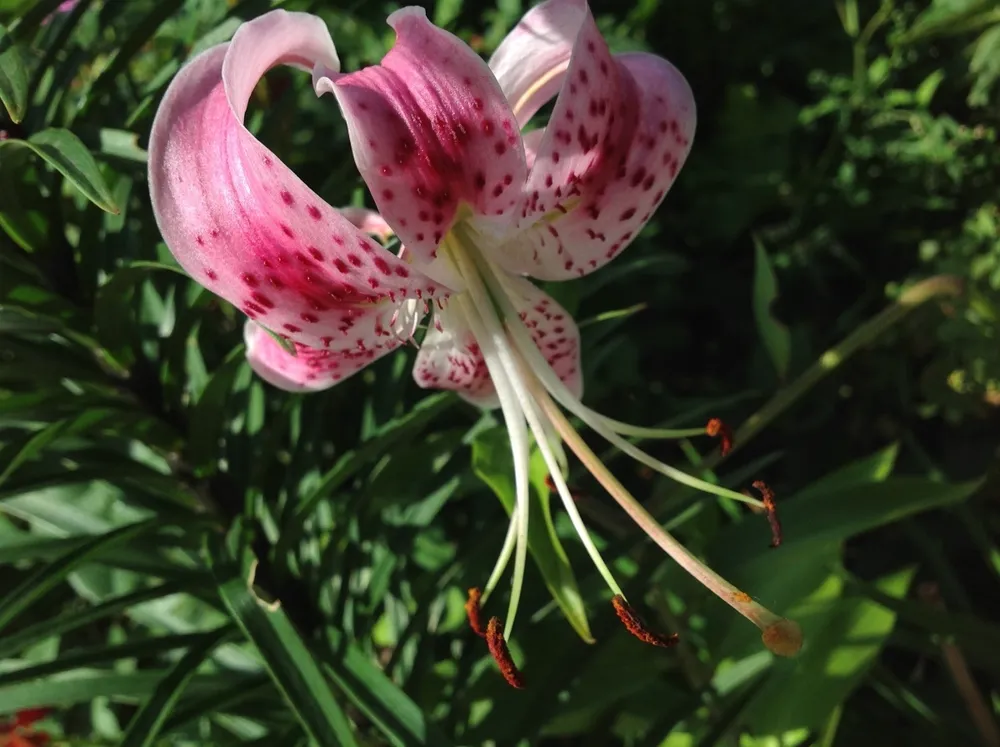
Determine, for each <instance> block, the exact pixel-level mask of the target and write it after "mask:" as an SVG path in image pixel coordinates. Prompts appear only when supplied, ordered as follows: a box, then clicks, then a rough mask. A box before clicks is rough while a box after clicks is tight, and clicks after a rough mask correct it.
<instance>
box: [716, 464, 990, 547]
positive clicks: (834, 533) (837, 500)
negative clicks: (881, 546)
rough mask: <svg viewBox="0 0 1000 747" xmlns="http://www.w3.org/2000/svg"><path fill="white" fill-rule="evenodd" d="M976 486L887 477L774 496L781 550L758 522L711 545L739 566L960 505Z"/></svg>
mask: <svg viewBox="0 0 1000 747" xmlns="http://www.w3.org/2000/svg"><path fill="white" fill-rule="evenodd" d="M981 484H982V482H981V481H978V480H977V481H974V482H963V483H956V484H950V483H944V482H936V481H934V480H928V479H926V478H922V477H892V478H889V479H887V480H884V481H883V482H874V483H868V484H860V485H854V486H852V487H847V488H839V487H831V488H830V489H829V490H823V491H820V490H816V491H810V492H808V493H803V495H802V497H801V498H799V497H797V496H791V497H789V498H788V499H786V500H783V499H782V497H781V496H780V495H779V496H778V514H779V516H780V518H781V524H782V528H783V534H784V542H783V544H782V546H781V547H780V548H779V549H778V550H775V551H770V550H769V549H768V543H767V538H766V534H767V527H766V524H765V522H764V520H763V519H758V520H757V521H756V523H757V524H758V525H759V527H754V522H753V521H746V522H742V523H741V524H739V525H738V526H735V527H730V528H727V529H725V530H723V531H722V532H720V533H719V535H718V536H717V537H716V539H715V540H714V541H713V546H714V547H718V548H720V550H721V549H723V548H724V550H725V551H724V559H725V563H726V564H727V565H729V564H731V563H732V564H738V563H740V562H742V561H744V560H746V559H748V558H750V557H753V556H756V555H760V554H762V553H767V554H772V555H775V556H780V555H781V554H782V552H783V551H784V550H785V548H786V547H789V546H793V545H796V544H799V543H828V542H843V541H844V540H846V539H847V538H849V537H853V536H854V535H856V534H860V533H861V532H867V531H869V530H871V529H875V528H876V527H879V526H883V525H885V524H889V523H892V522H894V521H899V520H900V519H903V518H905V517H907V516H912V515H913V514H916V513H920V512H921V511H927V510H929V509H932V508H941V507H943V506H948V505H953V504H955V503H959V502H961V501H964V500H965V499H966V498H968V497H969V496H970V495H972V494H973V493H974V492H976V490H978V489H979V487H980V485H981Z"/></svg>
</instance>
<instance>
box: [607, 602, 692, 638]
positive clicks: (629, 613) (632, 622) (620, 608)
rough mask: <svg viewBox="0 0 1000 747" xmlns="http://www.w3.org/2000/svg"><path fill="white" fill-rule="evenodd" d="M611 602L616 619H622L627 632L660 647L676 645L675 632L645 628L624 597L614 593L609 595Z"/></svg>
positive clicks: (676, 636)
mask: <svg viewBox="0 0 1000 747" xmlns="http://www.w3.org/2000/svg"><path fill="white" fill-rule="evenodd" d="M611 604H612V606H613V607H614V608H615V613H616V614H617V615H618V619H619V620H621V621H622V624H623V625H624V626H625V627H626V629H627V630H628V632H629V633H631V634H632V635H634V636H635V637H636V638H638V639H639V640H640V641H642V642H643V643H648V644H649V645H650V646H658V647H660V648H670V647H671V646H676V645H677V641H678V640H679V639H680V638H679V636H678V635H677V634H676V633H670V634H668V635H664V634H663V633H657V632H655V631H653V630H650V629H649V628H647V627H646V626H645V624H643V622H642V619H641V618H640V617H639V615H638V614H637V613H636V611H635V610H634V609H632V607H631V606H630V605H629V603H628V602H626V601H625V597H623V596H621V595H615V596H613V597H611Z"/></svg>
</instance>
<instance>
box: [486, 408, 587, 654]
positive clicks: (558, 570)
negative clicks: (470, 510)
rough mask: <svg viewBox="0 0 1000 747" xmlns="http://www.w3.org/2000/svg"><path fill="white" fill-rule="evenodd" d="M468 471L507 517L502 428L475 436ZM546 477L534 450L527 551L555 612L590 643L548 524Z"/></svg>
mask: <svg viewBox="0 0 1000 747" xmlns="http://www.w3.org/2000/svg"><path fill="white" fill-rule="evenodd" d="M472 469H473V471H474V472H475V473H476V474H477V475H478V476H479V478H480V479H481V480H482V481H483V482H485V483H486V484H487V485H488V486H489V487H490V489H492V490H493V492H494V493H495V494H496V496H497V498H499V499H500V502H501V503H502V504H503V506H504V508H505V509H506V510H507V513H508V515H509V514H510V513H511V512H512V511H513V509H514V502H515V500H516V497H515V488H514V464H513V458H512V456H511V452H510V440H509V439H508V438H507V432H506V430H505V429H504V428H503V427H497V428H492V429H490V430H488V431H483V432H482V433H480V434H479V435H477V436H476V438H475V440H474V441H473V442H472ZM547 475H548V469H547V468H546V466H545V461H544V459H543V458H542V455H541V453H540V452H538V451H537V450H535V451H534V452H533V454H532V458H531V495H530V497H529V506H530V511H529V519H528V549H529V550H530V552H531V556H532V557H533V558H534V559H535V563H536V564H537V565H538V570H539V571H541V574H542V577H543V578H544V579H545V584H546V586H548V588H549V591H550V592H551V593H552V598H553V599H554V600H555V601H556V603H557V604H558V605H559V609H561V610H562V612H563V614H564V615H565V616H566V619H567V620H569V622H570V624H571V625H572V626H573V629H574V630H575V631H576V632H577V634H578V635H579V636H580V637H581V638H582V639H583V640H584V641H586V642H587V643H593V642H594V637H593V635H592V634H591V632H590V625H589V624H588V622H587V610H586V607H585V606H584V604H583V597H582V596H581V595H580V589H579V587H578V586H577V583H576V576H575V575H574V574H573V568H572V567H571V566H570V564H569V558H567V557H566V551H565V550H564V549H563V546H562V543H561V542H560V541H559V537H557V536H556V532H555V527H554V526H553V524H552V510H551V506H550V504H549V489H548V487H546V485H545V478H546V477H547Z"/></svg>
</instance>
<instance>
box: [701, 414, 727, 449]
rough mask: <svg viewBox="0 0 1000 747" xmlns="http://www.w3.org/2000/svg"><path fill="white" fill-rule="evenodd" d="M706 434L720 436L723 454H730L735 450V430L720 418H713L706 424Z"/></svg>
mask: <svg viewBox="0 0 1000 747" xmlns="http://www.w3.org/2000/svg"><path fill="white" fill-rule="evenodd" d="M705 434H706V435H708V436H711V437H712V438H715V437H716V436H718V438H719V451H720V452H721V453H722V456H728V454H729V452H730V451H732V450H733V431H732V430H731V429H730V427H729V426H728V425H726V424H725V423H724V422H723V421H722V420H721V419H720V418H712V419H711V420H709V421H708V422H707V423H706V424H705Z"/></svg>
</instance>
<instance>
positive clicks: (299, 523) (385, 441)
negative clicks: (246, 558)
mask: <svg viewBox="0 0 1000 747" xmlns="http://www.w3.org/2000/svg"><path fill="white" fill-rule="evenodd" d="M455 402H456V398H455V396H454V395H453V394H451V393H450V392H442V393H440V394H433V395H431V396H429V397H425V398H424V399H422V400H421V401H420V402H419V403H418V404H417V405H416V406H415V407H414V408H413V409H411V410H410V411H409V412H408V413H406V414H405V415H402V416H401V417H398V418H395V419H393V420H391V421H389V422H388V423H386V424H385V425H384V426H382V427H381V428H379V429H378V431H377V432H376V433H375V434H374V435H373V436H372V437H371V438H369V439H368V440H367V441H365V442H364V443H363V444H362V445H361V446H360V447H358V448H357V449H354V450H353V451H349V452H348V453H346V454H344V455H343V456H342V457H341V458H340V459H339V460H337V462H336V464H334V465H333V467H332V468H331V469H330V470H329V471H328V472H326V474H324V475H323V477H322V479H321V480H320V482H319V484H318V485H317V486H316V488H315V489H314V490H313V491H312V492H311V493H310V494H308V495H306V496H305V497H303V498H302V500H301V502H300V503H299V505H298V507H297V508H296V509H295V514H294V518H293V520H292V521H290V522H289V523H288V526H287V527H285V528H283V529H282V533H281V539H280V540H279V544H278V549H277V550H276V551H275V555H276V557H281V556H282V555H283V554H284V553H285V552H287V551H288V548H290V547H292V546H294V543H295V542H296V541H298V537H299V534H300V531H301V529H302V528H303V526H304V524H305V521H306V519H307V518H308V517H309V516H310V515H311V514H312V513H313V511H315V510H316V507H317V506H318V505H319V504H320V503H321V502H322V501H323V500H325V499H327V498H328V497H330V496H331V495H333V493H334V491H336V490H337V488H339V487H340V486H341V485H343V484H344V483H346V482H347V481H348V480H349V479H351V478H352V477H353V476H354V475H356V474H357V473H358V471H359V470H361V468H363V467H364V466H365V465H366V464H369V463H370V462H372V461H374V460H376V459H378V458H379V457H380V456H382V455H383V454H385V453H386V452H387V451H389V450H390V449H392V448H393V447H395V446H396V444H398V443H401V442H404V441H406V440H408V439H413V438H416V437H417V435H418V434H419V433H420V432H421V431H422V430H423V429H424V428H425V427H426V426H427V425H428V424H429V423H430V422H431V421H432V420H433V419H434V418H436V417H437V416H438V415H440V414H441V413H442V412H444V411H445V410H447V409H448V408H449V407H451V406H452V405H454V404H455Z"/></svg>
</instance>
